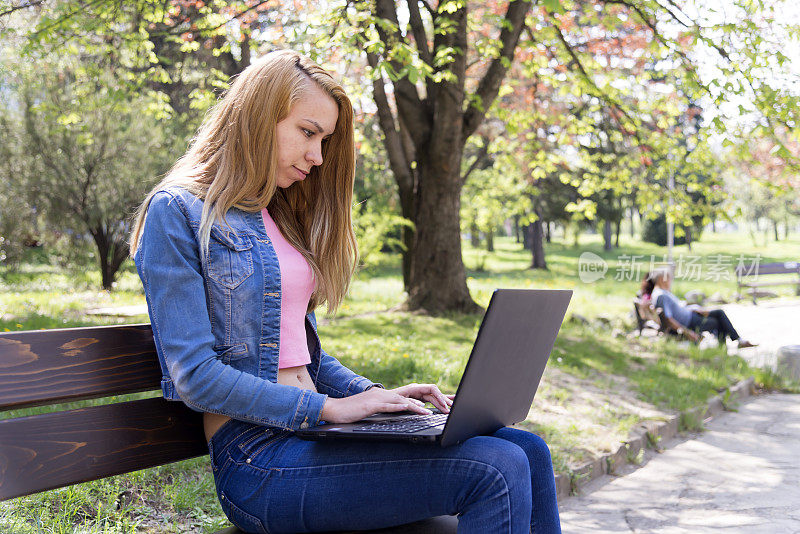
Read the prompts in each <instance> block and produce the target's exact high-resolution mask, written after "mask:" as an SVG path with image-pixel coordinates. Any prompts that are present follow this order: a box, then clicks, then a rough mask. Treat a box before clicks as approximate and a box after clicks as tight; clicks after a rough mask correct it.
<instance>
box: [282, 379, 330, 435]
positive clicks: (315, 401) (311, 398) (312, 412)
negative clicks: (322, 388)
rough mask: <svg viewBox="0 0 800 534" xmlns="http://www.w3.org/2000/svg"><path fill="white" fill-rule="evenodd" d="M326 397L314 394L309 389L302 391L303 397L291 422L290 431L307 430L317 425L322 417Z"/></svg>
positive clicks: (321, 394)
mask: <svg viewBox="0 0 800 534" xmlns="http://www.w3.org/2000/svg"><path fill="white" fill-rule="evenodd" d="M327 399H328V396H327V395H325V394H324V393H315V392H313V391H311V390H309V389H304V390H303V396H302V397H301V398H300V403H299V404H298V406H297V412H295V416H294V418H293V419H292V421H291V428H292V430H298V429H301V428H308V427H310V426H315V425H317V424H319V420H320V417H322V407H323V406H324V405H325V401H326V400H327Z"/></svg>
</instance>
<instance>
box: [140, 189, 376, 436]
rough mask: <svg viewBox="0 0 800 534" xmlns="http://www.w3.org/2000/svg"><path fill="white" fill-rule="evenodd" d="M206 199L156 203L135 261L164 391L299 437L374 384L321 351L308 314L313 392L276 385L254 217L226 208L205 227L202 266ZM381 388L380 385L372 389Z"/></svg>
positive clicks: (264, 244)
mask: <svg viewBox="0 0 800 534" xmlns="http://www.w3.org/2000/svg"><path fill="white" fill-rule="evenodd" d="M202 209H203V201H202V200H200V199H198V198H197V197H195V196H193V195H191V194H190V193H188V192H187V191H186V190H185V189H182V188H179V187H169V188H166V189H164V190H162V191H159V192H158V193H156V195H155V196H153V198H152V200H151V202H150V205H149V207H148V210H147V218H146V222H145V225H144V229H143V231H142V235H141V240H140V243H139V247H138V249H137V250H136V253H135V255H134V261H135V262H136V268H137V270H138V272H139V277H140V278H141V279H142V284H143V285H144V291H145V297H146V299H147V306H148V311H149V314H150V321H151V324H152V328H153V337H154V338H155V345H156V351H157V352H158V359H159V363H160V364H161V369H162V381H161V389H162V392H163V394H164V397H165V398H167V399H169V400H182V401H183V402H184V403H186V405H187V406H189V407H190V408H192V409H194V410H196V411H204V412H212V413H218V414H223V415H227V416H230V417H232V418H235V419H241V420H245V421H251V422H254V423H260V424H263V425H269V426H275V427H280V428H284V429H291V430H296V429H298V428H306V427H307V426H312V425H314V424H317V423H318V422H319V419H320V413H321V412H322V406H323V404H324V403H325V400H326V399H327V397H328V396H331V397H346V396H349V395H354V394H356V393H360V392H362V391H364V390H365V389H367V388H369V387H371V386H373V385H376V384H374V383H373V382H371V381H370V380H368V379H366V378H364V377H362V376H359V375H357V374H355V373H354V372H352V371H351V370H349V369H348V368H346V367H345V366H344V365H342V364H341V363H339V361H338V360H336V358H333V357H331V356H329V355H328V354H326V353H325V351H323V350H322V348H321V346H320V341H319V337H318V336H317V323H316V319H315V317H314V313H313V312H312V313H309V314H308V315H307V316H306V325H305V326H306V338H307V341H308V347H309V352H310V353H311V363H310V364H308V366H307V368H308V372H309V375H310V376H311V378H312V379H313V381H314V384H315V386H316V388H317V391H318V393H317V392H313V391H311V390H306V389H300V388H298V387H294V386H287V385H283V384H278V383H277V376H278V345H279V343H280V318H281V276H280V268H279V265H278V257H277V256H276V254H275V250H274V249H273V247H272V244H271V242H270V239H269V237H267V232H266V230H265V228H264V223H263V220H262V218H261V213H260V212H255V213H248V212H244V211H241V210H238V209H236V208H231V209H230V210H229V211H228V213H227V215H226V218H227V222H228V225H229V227H228V226H225V225H224V223H219V222H216V223H215V224H214V226H213V227H212V229H211V240H210V243H209V250H208V255H207V257H206V261H201V257H200V250H199V246H200V245H199V240H198V232H199V227H200V215H201V212H202ZM377 385H378V386H380V384H377Z"/></svg>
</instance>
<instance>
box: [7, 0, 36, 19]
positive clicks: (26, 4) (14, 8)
mask: <svg viewBox="0 0 800 534" xmlns="http://www.w3.org/2000/svg"><path fill="white" fill-rule="evenodd" d="M42 3H44V0H32V1H31V2H23V3H22V4H19V5H18V6H12V7H10V8H8V9H6V10H5V11H3V12H2V13H0V17H5V16H6V15H10V14H11V13H13V12H14V11H19V10H20V9H25V8H28V7H34V6H38V5H40V4H42Z"/></svg>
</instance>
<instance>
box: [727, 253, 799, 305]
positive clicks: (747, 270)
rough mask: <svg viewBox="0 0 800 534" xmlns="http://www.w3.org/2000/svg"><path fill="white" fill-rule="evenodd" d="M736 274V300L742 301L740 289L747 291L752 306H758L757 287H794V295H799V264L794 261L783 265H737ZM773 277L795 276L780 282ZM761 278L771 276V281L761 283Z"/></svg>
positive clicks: (786, 277)
mask: <svg viewBox="0 0 800 534" xmlns="http://www.w3.org/2000/svg"><path fill="white" fill-rule="evenodd" d="M734 273H735V274H736V285H737V287H736V300H737V301H739V300H741V299H742V296H743V295H742V289H743V288H746V289H749V291H750V295H751V297H752V298H753V304H758V302H756V298H757V296H758V288H759V287H772V286H785V285H793V286H795V294H797V295H800V264H798V263H797V262H796V261H787V262H785V263H758V262H752V263H751V264H750V265H739V266H737V267H736V269H734ZM774 275H796V276H794V277H791V276H784V278H783V279H781V280H775V279H774ZM762 276H771V277H773V279H771V280H769V281H762V280H761V277H762Z"/></svg>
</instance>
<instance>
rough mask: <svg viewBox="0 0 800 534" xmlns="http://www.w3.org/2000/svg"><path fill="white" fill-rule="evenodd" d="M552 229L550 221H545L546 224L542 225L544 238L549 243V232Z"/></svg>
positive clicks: (550, 232)
mask: <svg viewBox="0 0 800 534" xmlns="http://www.w3.org/2000/svg"><path fill="white" fill-rule="evenodd" d="M552 232H553V229H552V228H551V227H550V221H547V224H545V225H544V240H545V241H546V242H547V243H551V242H552V241H551V234H552Z"/></svg>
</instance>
